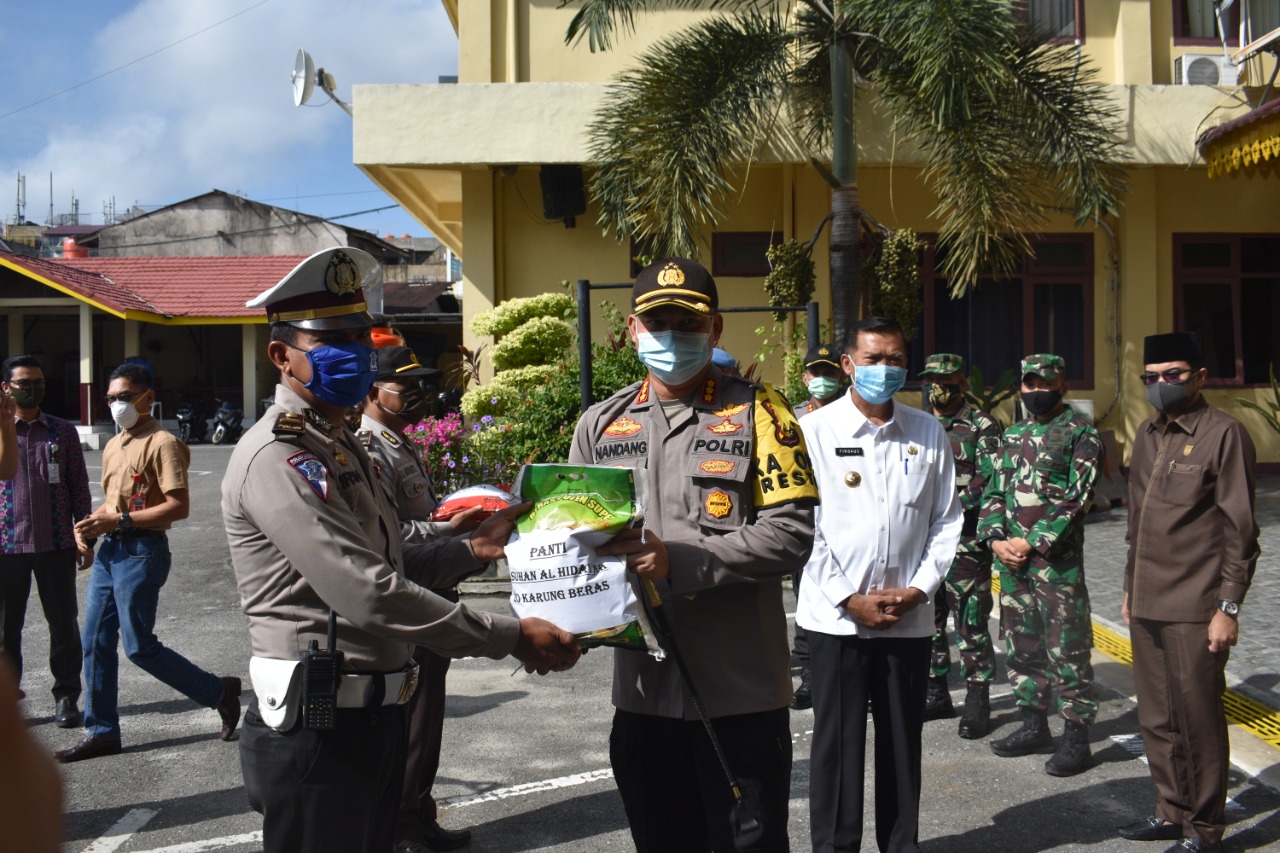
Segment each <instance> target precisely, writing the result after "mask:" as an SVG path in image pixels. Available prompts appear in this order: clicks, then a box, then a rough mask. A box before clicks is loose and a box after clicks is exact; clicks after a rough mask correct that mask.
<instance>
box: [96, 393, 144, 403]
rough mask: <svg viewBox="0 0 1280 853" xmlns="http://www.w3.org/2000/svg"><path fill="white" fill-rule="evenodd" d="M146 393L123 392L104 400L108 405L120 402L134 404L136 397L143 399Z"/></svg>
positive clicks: (110, 395)
mask: <svg viewBox="0 0 1280 853" xmlns="http://www.w3.org/2000/svg"><path fill="white" fill-rule="evenodd" d="M145 393H147V392H146V391H121V392H120V393H119V394H108V395H107V396H105V397H103V398H102V399H104V400H106V401H107V405H108V406H110V405H111V404H112V403H114V402H116V401H119V402H121V403H132V402H133V398H134V397H141V396H142V395H143V394H145Z"/></svg>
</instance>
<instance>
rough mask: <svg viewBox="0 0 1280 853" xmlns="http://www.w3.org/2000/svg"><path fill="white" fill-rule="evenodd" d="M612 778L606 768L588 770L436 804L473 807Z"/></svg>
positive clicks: (611, 772) (610, 772)
mask: <svg viewBox="0 0 1280 853" xmlns="http://www.w3.org/2000/svg"><path fill="white" fill-rule="evenodd" d="M612 778H613V770H611V769H609V768H607V767H606V768H605V769H603V770H588V771H587V772H586V773H574V774H573V775H572V776H561V777H559V778H557V779H543V780H541V781H539V782H526V783H524V784H523V785H514V786H512V787H510V788H498V789H497V790H494V791H487V792H485V793H483V794H467V795H464V796H458V797H449V798H448V799H442V800H437V801H436V803H437V804H438V805H441V806H448V807H450V808H457V807H459V806H474V805H475V804H477V803H492V802H494V801H495V800H507V799H510V798H512V797H523V796H527V795H528V794H538V793H541V792H543V791H554V790H556V789H557V788H573V787H575V786H577V785H587V784H590V783H592V782H598V781H600V780H601V779H612Z"/></svg>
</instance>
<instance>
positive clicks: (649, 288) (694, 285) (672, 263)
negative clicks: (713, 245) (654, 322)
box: [631, 258, 720, 316]
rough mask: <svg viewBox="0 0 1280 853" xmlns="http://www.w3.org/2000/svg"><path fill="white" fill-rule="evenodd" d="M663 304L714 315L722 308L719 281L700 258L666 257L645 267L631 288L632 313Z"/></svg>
mask: <svg viewBox="0 0 1280 853" xmlns="http://www.w3.org/2000/svg"><path fill="white" fill-rule="evenodd" d="M660 305H675V306H677V307H679V308H684V309H685V310H687V311H692V312H694V313H695V314H701V315H703V316H710V315H712V314H714V313H715V312H716V309H717V308H719V307H720V295H719V293H718V292H717V291H716V281H715V279H713V278H712V277H711V273H709V272H707V268H706V267H704V266H703V265H702V264H700V263H698V262H697V261H693V260H690V259H689V258H663V259H662V260H660V261H657V262H656V263H652V264H649V266H647V267H645V268H644V269H643V270H641V271H640V275H638V276H636V282H635V284H634V285H633V286H632V288H631V311H632V313H634V314H643V313H644V312H646V311H650V310H652V309H654V308H657V307H658V306H660Z"/></svg>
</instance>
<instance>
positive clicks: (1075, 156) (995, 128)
mask: <svg viewBox="0 0 1280 853" xmlns="http://www.w3.org/2000/svg"><path fill="white" fill-rule="evenodd" d="M568 2H569V0H564V2H562V5H566V4H567V3H568ZM579 5H580V8H579V10H578V13H577V14H576V15H575V16H574V19H573V22H572V24H571V25H570V28H569V31H568V33H567V37H566V39H567V41H569V42H576V41H579V40H581V39H583V38H585V39H586V40H587V41H588V44H589V45H590V47H591V49H592V50H604V49H607V48H608V47H609V46H610V45H611V44H612V39H613V35H614V33H615V31H616V30H619V29H621V30H622V31H624V32H625V31H629V30H631V29H632V28H633V27H634V24H635V20H636V16H637V15H639V14H641V13H644V12H648V11H654V10H659V9H669V8H676V7H686V8H702V9H715V10H720V11H722V12H723V13H724V14H723V15H720V16H714V17H710V18H708V19H706V20H703V21H700V22H698V23H696V24H693V25H691V26H689V27H687V28H685V29H683V30H680V31H677V32H673V33H672V34H670V35H669V36H667V37H666V38H664V39H663V40H661V41H659V42H658V43H656V44H654V45H653V46H652V47H651V48H650V49H649V50H647V51H646V52H645V53H644V55H643V56H642V57H641V58H640V60H639V62H638V63H637V65H636V67H635V68H634V69H633V70H630V71H627V72H624V73H623V74H622V75H620V76H619V77H618V78H617V79H616V81H615V82H614V84H613V86H612V87H611V89H610V92H609V95H608V98H607V100H606V102H605V104H604V105H603V107H602V108H601V110H600V113H599V115H598V121H597V122H596V124H595V125H594V127H593V129H592V131H591V138H590V145H591V158H592V165H593V167H594V169H593V177H592V181H591V193H592V196H593V197H594V198H595V200H596V201H597V202H598V203H599V204H600V209H601V214H600V224H601V225H603V226H604V227H605V228H606V229H607V230H610V231H612V232H614V233H615V234H616V235H617V236H618V237H619V238H622V239H625V238H631V237H636V238H639V239H644V240H648V241H650V243H651V244H652V245H654V246H655V248H656V249H657V253H658V254H659V255H662V254H685V255H693V256H697V254H698V251H699V246H698V240H699V235H700V234H702V233H704V232H705V231H706V230H709V229H710V228H711V227H714V226H715V225H716V224H717V223H718V222H719V221H720V219H721V218H722V216H723V210H722V205H723V203H724V201H725V199H726V198H728V197H729V195H730V194H731V192H732V191H733V190H734V189H735V188H736V187H737V186H738V184H739V183H740V181H741V179H742V178H743V176H744V175H745V168H746V167H747V165H748V164H749V163H750V162H751V161H752V160H753V159H754V155H755V154H756V153H757V152H758V151H759V150H760V148H761V147H762V146H763V145H765V144H769V145H776V146H782V147H784V148H787V149H789V150H791V151H792V152H799V153H800V155H801V156H803V157H806V158H812V159H813V160H814V161H817V162H822V161H826V160H829V159H830V153H831V152H830V151H829V150H825V148H826V146H829V145H830V143H831V136H832V134H831V130H832V126H833V122H834V121H835V118H836V117H837V116H841V115H851V114H852V112H851V111H852V110H853V104H852V103H851V102H850V103H839V102H834V101H833V97H832V85H831V81H832V78H831V70H830V67H831V66H830V62H829V59H830V55H831V51H832V50H833V49H840V50H845V49H848V50H849V51H851V53H852V57H853V61H854V65H855V68H856V69H857V72H858V73H859V74H860V75H861V77H862V78H863V79H864V80H865V81H866V82H867V83H868V84H869V86H868V87H867V91H868V93H869V94H870V95H871V98H872V103H874V104H875V108H876V109H878V110H880V111H882V112H884V113H885V114H886V115H891V116H893V122H894V132H895V133H896V134H897V135H898V138H900V139H906V140H909V141H910V142H912V143H914V144H915V145H916V146H917V147H918V148H919V150H920V151H921V152H922V153H923V157H924V161H925V170H924V172H925V176H926V178H927V179H928V180H929V181H930V183H931V185H932V187H933V190H934V192H935V193H936V195H937V197H938V205H937V208H936V210H935V211H934V215H935V216H936V218H937V219H938V221H939V223H940V227H939V236H940V238H941V240H942V241H943V242H944V243H945V244H946V245H947V249H948V251H947V252H946V261H945V264H946V266H945V267H944V270H943V272H944V273H945V274H946V275H947V276H948V278H949V279H950V281H951V283H952V287H953V289H954V291H955V292H956V293H957V294H962V293H963V292H965V291H966V290H967V289H968V288H969V287H972V286H973V285H975V284H976V283H977V281H978V278H979V277H980V276H981V275H984V274H987V273H989V272H991V271H996V272H999V271H1007V270H1010V269H1012V265H1013V264H1014V263H1015V262H1016V261H1017V260H1018V259H1019V258H1020V257H1022V256H1024V255H1025V254H1026V253H1027V252H1029V251H1030V245H1029V243H1028V241H1027V237H1026V236H1025V235H1026V234H1027V233H1028V232H1032V231H1034V230H1035V229H1036V228H1037V226H1039V225H1041V224H1043V223H1044V221H1045V217H1046V215H1047V213H1048V212H1049V211H1050V210H1051V209H1054V208H1058V207H1063V208H1066V209H1069V210H1071V211H1072V212H1073V213H1074V215H1075V218H1076V221H1077V223H1079V224H1080V225H1084V224H1085V223H1087V222H1088V221H1089V220H1091V219H1093V218H1095V217H1099V216H1102V215H1104V214H1106V213H1110V212H1113V211H1115V210H1116V209H1117V208H1118V206H1119V200H1120V197H1121V195H1122V193H1123V189H1124V179H1123V173H1122V171H1121V170H1120V169H1119V168H1118V167H1117V166H1115V165H1114V162H1115V160H1116V146H1117V139H1118V138H1119V134H1118V133H1116V130H1117V127H1116V123H1117V115H1116V113H1115V111H1114V109H1113V108H1112V107H1111V106H1110V102H1109V101H1108V100H1107V99H1106V98H1105V96H1104V93H1103V91H1102V87H1101V86H1100V85H1099V84H1098V82H1097V79H1096V71H1095V69H1094V68H1092V67H1091V66H1090V65H1089V64H1088V63H1085V62H1079V61H1078V60H1077V57H1076V55H1075V53H1074V52H1073V51H1072V50H1071V49H1070V48H1068V47H1065V46H1061V45H1054V44H1050V43H1049V42H1048V41H1047V38H1046V37H1045V36H1044V35H1042V34H1039V33H1036V32H1033V31H1031V30H1030V29H1029V28H1028V27H1027V25H1026V24H1025V23H1024V22H1023V21H1022V20H1020V19H1019V18H1018V17H1017V16H1016V15H1015V14H1014V12H1013V8H1012V7H1013V4H1012V3H1010V2H1009V0H893V2H886V0H808V1H807V2H803V0H801V1H799V2H791V3H774V2H764V0H736V2H734V0H702V2H698V0H582V2H581V3H580V4H579ZM850 100H851V99H850ZM837 286H848V283H840V282H835V281H833V282H832V287H833V288H835V287H837ZM855 286H856V283H855ZM837 320H839V318H837Z"/></svg>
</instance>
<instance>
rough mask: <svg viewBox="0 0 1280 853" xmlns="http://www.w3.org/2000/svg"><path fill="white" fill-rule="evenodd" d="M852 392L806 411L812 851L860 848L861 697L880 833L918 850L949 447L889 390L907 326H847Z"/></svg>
mask: <svg viewBox="0 0 1280 853" xmlns="http://www.w3.org/2000/svg"><path fill="white" fill-rule="evenodd" d="M840 366H841V369H842V370H844V372H845V373H846V374H848V375H850V376H851V377H852V378H853V387H852V388H851V389H850V390H849V393H848V394H846V395H844V396H842V397H840V398H839V399H838V400H836V401H834V402H832V403H830V404H828V405H826V406H824V407H822V408H821V409H819V410H817V411H816V412H813V413H812V414H810V415H808V416H806V417H804V418H802V419H801V420H800V428H801V430H802V431H803V432H804V436H805V442H806V444H807V445H808V448H809V452H810V453H811V454H812V457H813V459H812V461H813V469H814V472H815V474H816V475H817V481H818V490H819V492H820V494H821V495H822V504H821V505H820V506H819V507H818V509H817V514H816V517H815V525H816V528H817V535H816V537H815V539H814V545H813V554H812V555H811V556H810V558H809V562H808V564H807V565H806V566H805V569H804V582H803V583H802V584H801V587H800V597H799V600H798V602H797V604H796V624H798V625H800V626H801V627H803V628H804V629H805V631H806V632H808V636H809V655H810V672H811V681H810V687H811V690H812V695H813V712H814V730H813V747H812V754H811V757H810V783H809V814H810V826H811V828H810V834H811V839H812V842H813V849H814V850H815V851H818V853H831V852H832V851H857V850H858V849H859V847H860V845H861V843H862V809H863V797H862V792H863V764H864V760H865V757H866V731H867V715H866V713H865V708H866V706H867V702H868V701H870V703H871V714H872V717H873V719H874V721H875V738H876V743H875V753H876V841H877V844H878V847H879V849H880V850H881V851H892V853H910V851H916V850H918V849H919V848H918V846H917V835H918V826H919V814H920V752H921V746H920V742H921V730H922V728H923V725H924V706H925V695H926V693H927V691H928V683H929V654H930V637H931V636H932V634H933V607H932V606H921V605H927V604H929V602H930V601H931V599H932V596H933V595H934V593H936V592H937V590H938V587H939V585H940V584H941V583H942V580H943V578H944V577H946V574H947V570H948V569H949V568H950V566H951V560H952V558H953V557H954V556H955V552H956V544H957V543H958V541H959V539H960V529H961V527H962V526H963V515H962V513H961V511H960V501H959V499H958V498H957V496H956V486H955V466H954V462H953V460H952V456H951V445H950V443H949V441H948V440H947V435H946V433H945V432H944V431H943V429H942V427H941V425H939V423H938V421H937V420H936V419H935V418H934V417H932V416H931V415H930V414H928V413H927V412H923V411H921V410H919V409H916V408H914V407H912V406H896V405H894V401H893V394H894V393H895V392H896V391H897V390H899V389H900V388H901V387H902V384H903V382H904V381H905V380H906V376H907V371H906V367H907V344H906V340H905V338H904V336H903V334H902V329H901V327H899V326H898V324H897V323H895V322H893V321H892V320H887V319H885V318H883V317H868V318H867V319H865V320H862V321H861V322H859V323H857V324H855V325H854V326H853V328H852V329H851V330H850V332H849V336H848V338H847V340H846V341H845V346H844V353H843V354H842V355H841V356H840Z"/></svg>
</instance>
